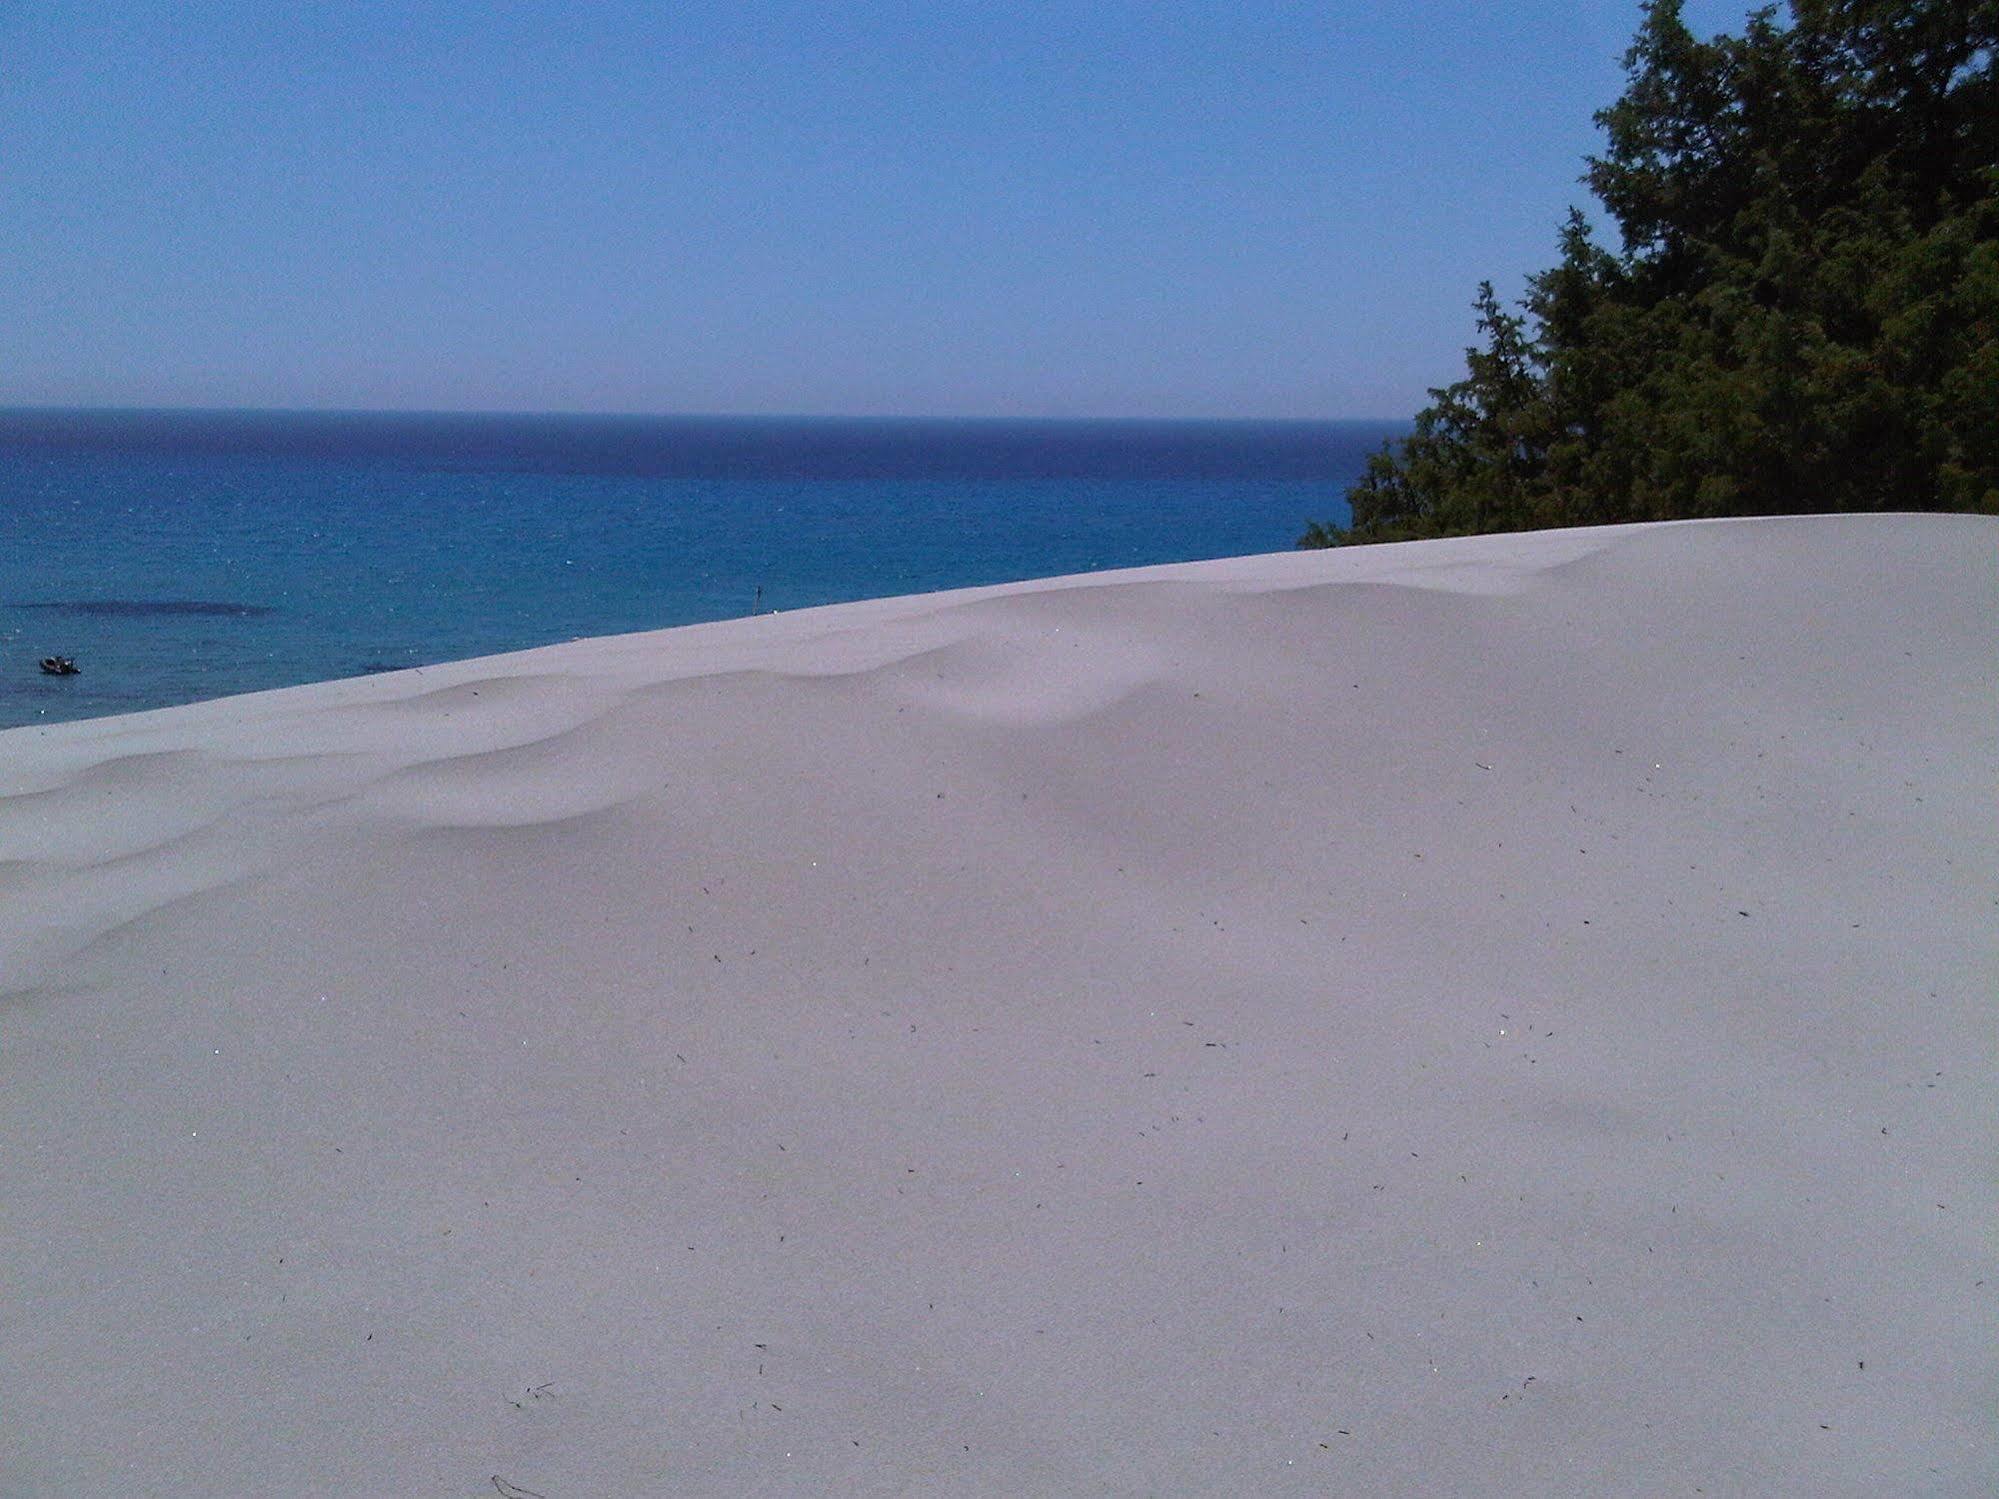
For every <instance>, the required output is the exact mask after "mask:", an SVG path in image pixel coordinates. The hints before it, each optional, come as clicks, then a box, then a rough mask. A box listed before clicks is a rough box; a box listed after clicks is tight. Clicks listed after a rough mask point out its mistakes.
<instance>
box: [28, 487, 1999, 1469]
mask: <svg viewBox="0 0 1999 1499" xmlns="http://www.w3.org/2000/svg"><path fill="white" fill-rule="evenodd" d="M1996 994H1999V523H1995V522H1994V521H1991V520H1978V519H1970V518H1939V517H1865V518H1824V519H1806V520H1780V521H1767V522H1726V523H1712V524H1695V525H1680V526H1669V527H1659V528H1619V529H1613V530H1607V531H1596V532H1580V533H1567V534H1551V535H1545V536H1530V537H1515V538H1491V539H1484V540H1478V541H1469V542H1444V543H1429V544H1423V545H1418V546H1410V547H1388V548H1378V549H1370V550H1366V551H1359V552H1352V553H1319V554H1300V555H1290V556H1275V557H1263V558H1249V559H1244V560H1242V561H1237V562H1227V563H1215V564H1201V565H1192V566H1185V567H1174V568H1156V569H1148V570H1145V571H1143V572H1137V573H1125V574H1111V575H1100V576H1097V577H1093V578H1089V579H1082V580H1075V579H1072V580H1061V581H1055V582H1051V583H1046V584H1034V585H1026V586H1021V587H1012V588H1002V589H988V590H980V591H975V592H971V593H962V594H949V595H937V596H932V597H926V598H916V599H901V600H891V601H886V602H882V603H877V604H866V605H855V606H843V607H839V608H833V609H825V610H816V611H810V612H805V613H800V614H796V615H789V616H779V617H767V618H761V619H755V620H745V621H740V622H737V623H733V624H725V625H716V626H703V627H697V628H694V629H687V630H679V631H671V632H667V633H663V634H657V635H648V636H634V637H625V638H620V639H613V640H603V641H589V642H580V643H577V644H575V645H570V646H562V647H557V648H553V649H549V650H543V651H536V652H529V653H526V654H522V655H517V656H508V657H498V658H492V659H488V660H482V661H472V662H465V663H461V664H457V665H453V666H448V667H439V668H432V669H428V670H425V671H421V672H412V673H404V674H400V675H397V676H393V677H379V678H372V679H368V680H365V681H358V682H348V683H340V684H331V685H325V686H317V687H309V688H302V689H296V690H292V691H287V692H281V693H273V694H265V695H262V696H258V697H251V698H240V699H235V700H230V701H224V702H219V703H210V704H204V705H200V706H197V707H192V708H186V709H177V710H172V711H169V712H164V713H156V714H147V715H142V716H136V717H132V718H126V719H118V720H106V721H102V722H99V723H92V724H74V725H68V726H64V727H61V728H55V729H21V730H15V731H12V732H9V733H5V734H0V1069H4V1071H3V1072H0V1109H3V1110H4V1118H0V1232H4V1245H0V1277H4V1280H0V1494H4V1495H6V1496H9V1499H21V1496H29V1495H35V1496H43V1495H46V1496H76V1495H100V1494H101V1495H111V1494H120V1495H122V1494H168V1493H171V1494H174V1495H177V1496H186V1495H210V1494H212V1495H306V1494H314V1495H334V1494H338V1495H343V1496H350V1495H351V1496H366V1495H384V1496H404V1495H408V1496H418V1495H424V1496H431V1495H437V1496H452V1495H464V1496H474V1495H479V1494H487V1495H490V1494H493V1493H495V1492H506V1491H509V1490H508V1489H507V1488H506V1487H505V1486H508V1485H511V1486H514V1487H515V1488H517V1489H519V1490H527V1491H531V1492H533V1493H535V1494H539V1495H544V1496H546V1499H598V1496H627V1495H642V1494H659V1495H691V1494H739V1493H786V1492H798V1493H834V1492H838V1493H907V1494H926V1495H927V1494H998V1493H1037V1494H1145V1493H1193V1492H1216V1493H1238V1494H1248V1493H1350V1494H1386V1493H1407V1494H1437V1493H1495V1494H1517V1493H1558V1492H1559V1493H1628V1494H1665V1493H1692V1492H1694V1491H1696V1489H1697V1488H1698V1489H1700V1490H1703V1491H1705V1492H1707V1493H1710V1494H1714V1493H1729V1492H1755V1493H1792V1494H1815V1495H1829V1494H1842V1493H1845V1494H1879V1493H1888V1492H1896V1493H1918V1492H1920V1493H1962V1494H1972V1493H1988V1492H1991V1491H1992V1490H1993V1488H1994V1487H1995V1486H1999V1420H1995V1416H1994V1391H1995V1387H1999V1386H1995V1376H1999V1316H1995V1306H1999V1266H1995V1264H1994V1255H1993V1245H1994V1243H1995V1238H1994V1237H1993V1233H1992V1230H1993V1226H1994V1217H1995V1208H1999V1178H1995V1170H1994V1160H1995V1156H1994V1147H1995V1129H1994V1120H1995V1118H1999V1112H1996V1111H1995V1110H1999V1085H1995V1079H1994V1068H1993V1062H1994V1055H1993V1037H1994V1019H1995V995H1996ZM1863 1361H1864V1367H1863ZM496 1475H497V1477H498V1479H499V1480H500V1483H499V1484H496V1483H495V1481H494V1480H495V1477H496Z"/></svg>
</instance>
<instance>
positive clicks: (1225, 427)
mask: <svg viewBox="0 0 1999 1499" xmlns="http://www.w3.org/2000/svg"><path fill="white" fill-rule="evenodd" d="M1399 430H1400V429H1399V428H1397V427H1392V426H1390V425H1387V424H1383V423H1125V422H1063V423H1055V422H885V421H873V422H837V421H804V420H801V421H791V422H785V421H775V420H749V419H744V420H737V421H729V420H720V419H688V418H680V419H666V418H662V419H637V418H621V419H611V418H588V417H442V416H440V417H411V416H379V417H367V416H348V415H326V414H316V415H315V414H294V415H279V414H203V413H56V412H0V727H8V726H16V725H21V724H29V723H48V722H56V721H60V720H64V719H72V718H84V717H92V716H96V715H100V714H107V713H123V712H131V711H134V710H136V709H142V708H153V707H164V706H168V705H171V704H175V703H185V702H192V701H196V700H199V699H203V698H209V697H216V696H220V695H223V694H227V693H235V692H247V691H254V690H258V689H262V688H268V687H280V686H289V685H292V684H295V683H300V682H311V681H319V680H324V679H327V678H333V677H344V676H353V675H357V674H360V673H364V672H370V671H380V670H387V669H395V668H400V667H407V666H417V665H423V664H426V663H429V662H434V661H442V660H453V659H458V658H462V657H467V656H477V655H485V654H490V653H492V652H496V651H506V650H515V649H520V648H524V647H527V646H533V645H543V644H547V643H549V642H551V641H558V640H568V639H573V638H575V637H578V636H585V635H602V634H611V633H617V632H620V631H628V630H643V629H654V628H659V627H662V626H667V625H676V624H689V623H694V622H697V621H703V620H714V619H726V618H731V617H734V616H738V615H743V614H748V613H750V612H751V611H752V608H753V607H754V606H755V604H756V602H757V600H758V597H759V595H758V590H759V589H761V604H762V607H764V608H766V609H797V608H804V607H807V606H810V605H815V604H825V603H836V602H842V601H846V600H850V599H859V598H870V597H880V596H885V595H893V594H903V593H918V592H928V591H931V590H934V589H941V588H954V587H960V586H968V585H973V584H980V583H995V582H1008V581H1013V580H1017V579H1022V578H1032V577H1042V576H1048V575H1053V574H1061V573H1071V572H1083V571H1090V570H1095V569H1100V568H1115V567H1130V566H1138V565H1143V564H1147V563H1155V562H1173V561H1188V560H1194V559H1198V558H1207V557H1223V556H1236V555H1242V554H1247V553H1253V552H1263V551H1276V550H1282V549H1284V548H1286V547H1288V546H1290V545H1291V543H1292V542H1293V541H1294V540H1295V539H1296V537H1297V535H1298V532H1299V531H1300V530H1301V529H1302V527H1303V525H1304V523H1305V522H1306V521H1307V520H1308V519H1332V520H1337V519H1340V518H1342V517H1343V516H1344V514H1345V502H1344V498H1343V496H1344V492H1345V489H1346V487H1347V485H1348V484H1349V483H1350V482H1351V481H1352V479H1353V478H1354V477H1355V476H1356V475H1357V474H1358V472H1359V470H1360V468H1361V466H1362V465H1363V464H1364V462H1365V460H1366V455H1367V454H1368V453H1369V452H1371V451H1372V450H1373V449H1374V448H1376V447H1378V446H1379V445H1380V443H1381V441H1382V440H1383V439H1384V438H1385V437H1387V436H1389V435H1391V434H1393V433H1396V432H1399ZM51 654H61V655H66V656H71V657H74V658H75V659H76V660H77V662H78V664H79V665H80V666H81V668H82V673H81V675H79V676H75V677H66V678H55V677H48V676H44V675H43V674H41V672H40V671H39V670H38V668H37V665H36V663H37V661H38V660H39V658H40V657H42V656H45V655H51Z"/></svg>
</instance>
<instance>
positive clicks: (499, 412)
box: [0, 402, 1415, 427]
mask: <svg viewBox="0 0 1999 1499" xmlns="http://www.w3.org/2000/svg"><path fill="white" fill-rule="evenodd" d="M17 414H36V415H123V416H137V415H146V416H399V417H511V418H519V417H571V418H577V419H581V420H593V419H594V420H603V421H719V422H856V423H860V422H880V423H894V422H931V423H947V422H964V423H990V424H995V425H996V424H1000V423H1018V424H1033V425H1046V426H1058V425H1080V424H1084V423H1093V424H1127V425H1132V426H1139V425H1151V426H1197V425H1198V426H1230V425H1235V426H1266V427H1268V426H1300V427H1307V426H1338V425H1353V426H1390V425H1396V424H1401V423H1408V422H1411V421H1413V420H1415V418H1414V416H1413V415H1411V416H1145V415H1117V416H1103V415H1094V416H1050V415H1039V416H1020V415H1000V414H966V413H952V414H935V413H924V412H897V413H893V414H888V413H882V412H858V413H857V412H837V411H825V412H812V411H586V410H578V409H575V408H559V407H557V408H548V409H543V410H535V409H531V408H527V407H470V406H467V407H445V406H141V405H74V404H58V403H54V402H47V403H27V404H16V403H13V402H0V415H17Z"/></svg>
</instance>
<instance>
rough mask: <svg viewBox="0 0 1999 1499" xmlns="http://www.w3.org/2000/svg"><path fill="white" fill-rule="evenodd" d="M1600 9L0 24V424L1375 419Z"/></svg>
mask: <svg viewBox="0 0 1999 1499" xmlns="http://www.w3.org/2000/svg"><path fill="white" fill-rule="evenodd" d="M1744 8H1745V7H1744V5H1743V4H1740V3H1724V0H1691V3H1689V4H1688V6H1687V16H1688V20H1689V21H1690V23H1692V24H1694V25H1695V26H1696V27H1697V29H1701V30H1704V31H1712V30H1718V29H1722V28H1724V27H1732V26H1735V25H1737V24H1739V22H1740V19H1741V16H1742V13H1743V10H1744ZM1637 14H1638V6H1637V3H1636V0H1622V3H1616V0H1510V3H1493V0H1405V3H1394V0H1388V3H1382V4H1363V3H1358V0H1318V3H1275V0H1273V3H1260V0H1239V3H1234V4H1229V3H1215V4H1197V3H1185V0H1139V3H1123V0H1040V3H1037V0H987V3H977V4H966V3H955V0H920V3H919V0H912V3H891V0H844V3H839V0H814V3H770V0H716V3H710V0H678V3H657V4H640V3H635V0H562V3H553V0H320V3H286V0H243V3H237V0H179V3H155V0H0V404H20V405H27V404H36V405H39V404H58V405H172V406H189V405H193V406H283V407H359V408H431V409H495V410H607V411H683V412H799V413H832V414H837V413H853V414H924V415H979V414H989V415H1019V416H1043V415H1045V416H1273V417H1286V416H1297V417H1343V416H1345V417H1365V416H1387V417H1400V416H1406V415H1408V414H1410V413H1412V412H1413V411H1414V410H1415V409H1416V407H1418V406H1419V405H1421V404H1422V403H1423V400H1424V390H1425V388H1426V387H1427V386H1430V385H1435V384H1441V383H1443V382H1445V381H1447V380H1451V379H1455V378H1457V375H1458V373H1459V369H1460V364H1461V358H1462V354H1461V351H1462V348H1463V346H1464V345H1465V344H1466V343H1467V342H1469V341H1470V340H1471V338H1472V316H1471V312H1470V310H1469V303H1470V301H1471V298H1472V295H1473V291H1474V288H1475V286H1476V283H1477V282H1478V280H1479V278H1480V277H1482V276H1490V277H1492V278H1493V279H1494V280H1495V281H1496V282H1497V283H1498V284H1499V286H1500V288H1501V290H1502V292H1503V293H1506V294H1509V295H1517V294H1518V293H1519V291H1520V289H1521V281H1522V278H1523V276H1524V275H1525V274H1526V273H1527V272H1528V271H1530V270H1532V269H1535V268H1537V267H1540V266H1543V265H1545V264H1547V263H1548V262H1549V261H1550V259H1551V258H1552V256H1553V246H1554V240H1555V230H1556V226H1557V224H1558V222H1559V220H1560V218H1561V216H1562V215H1563V213H1564V212H1565V211H1566V209H1567V207H1568V205H1569V204H1571V203H1577V204H1583V205H1586V206H1587V205H1588V199H1587V193H1586V191H1585V190H1584V189H1583V188H1582V187H1581V186H1579V185H1578V183H1577V181H1576V179H1577V176H1578V174H1579V173H1580V172H1581V170H1582V157H1583V155H1584V154H1585V153H1586V152H1587V151H1589V150H1592V149H1594V148H1595V146H1596V144H1597V136H1596V132H1595V128H1594V126H1593V125H1592V124H1591V121H1590V115H1591V112H1592V111H1593V110H1594V109H1595V108H1597V107H1599V106H1601V105H1603V104H1606V103H1608V102H1610V100H1611V99H1613V98H1614V97H1615V96H1616V94H1617V92H1618V90H1619V88H1620V86H1621V78H1622V74H1621V70H1620V67H1619V63H1618V59H1619V55H1620V54H1621V53H1622V51H1623V49H1624V46H1625V44H1626V43H1627V42H1628V40H1629V38H1630V34H1631V32H1632V29H1633V27H1634V26H1635V24H1636V21H1637Z"/></svg>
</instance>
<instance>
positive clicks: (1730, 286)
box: [1299, 0, 1999, 546]
mask: <svg viewBox="0 0 1999 1499" xmlns="http://www.w3.org/2000/svg"><path fill="white" fill-rule="evenodd" d="M1995 52H1999V0H1902V3H1894V0H1791V4H1790V6H1789V17H1788V22H1787V23H1780V22H1779V20H1778V17H1777V13H1776V11H1775V9H1774V7H1773V8H1767V9H1764V10H1759V11H1757V12H1755V13H1754V14H1752V15H1751V16H1750V17H1749V18H1748V21H1747V24H1746V26H1745V28H1744V30H1743V33H1742V34H1741V35H1740V36H1733V35H1723V36H1717V37H1714V38H1712V39H1711V40H1708V41H1701V40H1699V39H1698V38H1696V37H1695V36H1694V35H1693V34H1692V33H1691V32H1690V31H1689V30H1688V29H1687V27H1686V25H1685V24H1684V23H1683V22H1682V20H1681V16H1680V4H1679V0H1649V3H1648V4H1646V5H1645V7H1644V12H1643V19H1642V21H1641V24H1640V26H1639V29H1638V35H1637V38H1636V39H1635V40H1634V42H1633V43H1632V46H1631V50H1630V51H1629V53H1627V54H1626V57H1625V67H1626V71H1627V74H1628V83H1627V86H1626V88H1625V91H1624V94H1623V96H1622V97H1621V98H1620V99H1618V100H1617V102H1616V103H1614V104H1612V105H1611V106H1610V107H1609V108H1608V109H1605V110H1602V111H1600V112H1599V113H1598V114H1597V116H1596V119H1597V123H1598V124H1599V125H1600V126H1601V127H1602V129H1603V131H1604V133H1605V136H1606V137H1607V147H1606V149H1605V150H1604V153H1603V154H1602V155H1601V156H1597V157H1592V158H1591V159H1590V161H1589V170H1588V173H1587V175H1586V177H1585V179H1584V180H1585V181H1586V182H1587V183H1588V184H1589V186H1590V188H1591V190H1592V191H1593V192H1594V193H1595V195H1596V197H1597V198H1598V200H1599V201H1601V202H1602V204H1603V206H1604V207H1605V209H1607V210H1608V212H1609V214H1610V216H1611V217H1612V218H1613V219H1614V220H1615V221H1616V224H1617V228H1618V231H1619V236H1620V244H1619V247H1618V248H1617V249H1616V250H1611V249H1608V248H1606V247H1604V246H1603V245H1600V244H1599V243H1597V241H1596V240H1595V239H1594V238H1593V237H1592V233H1591V229H1590V226H1589V224H1588V223H1587V222H1585V220H1584V219H1583V217H1582V215H1581V214H1580V213H1578V212H1575V211H1573V210H1572V211H1571V213H1570V215H1569V221H1568V223H1567V225H1566V226H1565V227H1564V229H1563V230H1562V234H1561V242H1560V249H1561V259H1560V261H1559V262H1558V263H1557V264H1556V265H1555V266H1554V267H1552V268H1551V269H1549V270H1546V271H1543V272H1541V273H1540V274H1539V275H1537V276H1534V277H1532V278H1531V279H1530V281H1529V283H1528V292H1527V296H1526V297H1525V299H1524V300H1523V301H1522V302H1521V303H1520V310H1519V311H1518V312H1512V311H1508V310H1507V309H1506V308H1505V307H1503V306H1502V305H1501V303H1500V302H1499V300H1498V298H1497V297H1496V296H1495V295H1494V293H1493V289H1492V286H1491V284H1490V283H1487V284H1485V285H1482V286H1481V287H1480V288H1479V295H1478V301H1477V308H1478V328H1479V334H1480V337H1481V340H1482V344H1481V346H1480V347H1475V348H1472V349H1468V350H1467V351H1466V362H1467V370H1466V375H1465V378H1464V379H1462V380H1460V381H1458V382H1457V383H1456V384H1455V385H1450V386H1446V387H1444V388H1442V389H1438V390H1433V391H1431V392H1430V395H1431V398H1432V401H1433V404H1432V405H1431V406H1429V407H1428V408H1427V409H1425V410H1424V411H1423V412H1422V413H1420V414H1419V415H1418V417H1417V419H1416V425H1415V430H1414V432H1413V433H1412V435H1411V436H1410V437H1408V438H1407V439H1406V440H1404V441H1403V442H1402V443H1400V444H1399V445H1398V444H1391V445H1390V446H1388V447H1386V448H1384V449H1383V451H1382V452H1380V453H1378V454H1376V455H1375V456H1374V458H1373V459H1372V460H1370V462H1369V465H1368V469H1367V472H1366V473H1365V475H1364V476H1363V477H1362V478H1361V480H1360V481H1359V483H1357V484H1356V485H1355V486H1354V487H1353V489H1352V490H1351V491H1350V493H1349V496H1348V498H1349V500H1350V502H1351V504H1352V508H1353V522H1352V526H1351V527H1350V528H1349V529H1339V528H1335V527H1331V526H1326V525H1322V524H1318V523H1314V524H1313V525H1312V526H1311V528H1310V529H1309V530H1308V531H1307V532H1306V534H1305V536H1304V537H1303V539H1302V540H1301V541H1300V543H1299V544H1300V545H1301V546H1326V545H1333V544H1337V543H1341V542H1349V541H1392V540H1400V539H1405V538H1410V537H1421V536H1439V535H1454V534H1463V533H1467V532H1480V531H1504V530H1520V529H1525V528H1530V527H1540V526H1563V525H1588V524H1596V523H1601V522H1609V521H1627V520H1659V519H1668V518H1674V517H1682V516H1708V515H1757V514H1772V513H1789V512H1799V511H1836V510H1977V511H1984V512H1986V513H1995V514H1999V75H1996V74H1995Z"/></svg>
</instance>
